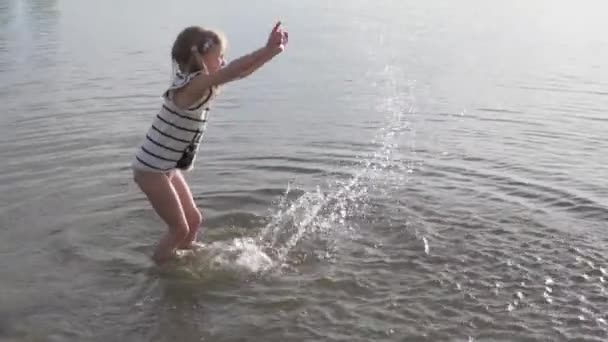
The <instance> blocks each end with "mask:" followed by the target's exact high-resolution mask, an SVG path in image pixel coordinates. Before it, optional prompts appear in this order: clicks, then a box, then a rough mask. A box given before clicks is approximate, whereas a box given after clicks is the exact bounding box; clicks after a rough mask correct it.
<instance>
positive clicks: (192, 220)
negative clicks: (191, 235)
mask: <svg viewBox="0 0 608 342" xmlns="http://www.w3.org/2000/svg"><path fill="white" fill-rule="evenodd" d="M188 221H189V222H188V223H189V225H190V227H191V228H194V229H196V228H198V227H199V226H200V225H201V223H202V222H203V213H201V211H200V210H199V209H198V208H195V209H194V210H192V212H191V213H190V217H189V220H188Z"/></svg>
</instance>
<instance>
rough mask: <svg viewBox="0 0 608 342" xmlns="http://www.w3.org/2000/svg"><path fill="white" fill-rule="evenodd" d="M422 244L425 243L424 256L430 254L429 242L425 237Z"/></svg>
mask: <svg viewBox="0 0 608 342" xmlns="http://www.w3.org/2000/svg"><path fill="white" fill-rule="evenodd" d="M422 242H424V254H426V255H428V254H429V242H428V241H427V239H426V238H425V237H422Z"/></svg>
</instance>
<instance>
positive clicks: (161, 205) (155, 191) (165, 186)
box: [134, 171, 189, 264]
mask: <svg viewBox="0 0 608 342" xmlns="http://www.w3.org/2000/svg"><path fill="white" fill-rule="evenodd" d="M134 178H135V182H136V183H137V185H139V187H140V189H141V190H142V191H143V192H144V193H145V194H146V196H147V197H148V200H149V201H150V203H151V204H152V207H153V208H154V210H155V211H156V213H157V214H158V215H159V216H160V217H161V218H162V219H163V221H165V223H166V224H167V226H168V228H169V231H168V232H167V234H165V236H163V237H162V238H161V240H160V241H159V243H158V245H157V247H156V250H155V252H154V256H153V257H152V259H153V260H154V261H155V262H156V263H157V264H161V263H164V262H165V261H167V260H169V259H170V258H171V257H172V256H173V255H174V254H175V250H176V249H177V248H178V246H179V245H180V244H181V243H182V242H183V241H184V240H185V239H186V237H188V236H189V228H188V221H187V219H186V215H185V214H184V209H183V208H182V204H181V201H180V199H179V195H178V193H177V191H176V189H175V188H174V187H173V184H171V180H170V179H169V175H167V174H162V173H153V172H142V171H136V172H135V174H134Z"/></svg>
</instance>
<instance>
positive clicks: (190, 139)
mask: <svg viewBox="0 0 608 342" xmlns="http://www.w3.org/2000/svg"><path fill="white" fill-rule="evenodd" d="M280 25H281V23H280V22H278V23H277V24H276V25H275V27H274V28H273V30H272V32H271V33H270V36H269V37H268V41H267V43H266V45H265V46H264V47H262V48H260V49H258V50H256V51H254V52H252V53H249V54H247V55H244V56H242V57H240V58H238V59H236V60H234V61H233V62H231V63H229V64H228V65H225V66H224V64H225V63H224V51H225V48H226V41H225V39H224V37H223V36H222V35H220V34H219V33H217V32H214V31H211V30H206V29H203V28H201V27H198V26H192V27H187V28H186V29H184V30H183V31H182V32H181V33H180V34H179V35H178V36H177V39H176V40H175V42H174V43H173V48H172V50H171V57H172V59H173V62H174V63H175V64H174V65H175V66H177V68H176V69H177V70H176V74H175V79H174V81H173V84H172V85H171V86H170V87H169V89H167V90H166V91H165V93H164V94H163V100H164V101H163V104H162V106H161V108H160V111H159V112H158V113H157V114H156V117H155V118H154V120H153V122H152V125H151V127H150V128H149V130H148V132H147V134H146V137H145V140H144V141H143V143H142V144H141V146H139V148H138V150H137V152H136V154H135V159H134V160H133V163H132V168H133V174H134V180H135V182H136V183H137V184H138V186H139V188H140V189H141V190H142V191H143V192H144V193H145V194H146V197H147V198H148V200H149V201H150V203H151V204H152V207H153V208H154V210H155V211H156V213H157V214H158V215H159V216H160V217H161V218H162V219H163V221H164V222H165V223H166V224H167V226H168V232H167V234H165V236H163V237H162V238H161V240H160V241H159V243H158V245H157V247H156V250H155V252H154V255H153V260H154V261H155V262H156V263H157V264H161V263H163V262H165V261H167V260H168V259H170V258H171V257H172V256H173V255H174V254H175V251H176V250H177V249H187V248H193V247H194V246H195V245H196V234H197V230H198V227H199V225H200V224H201V221H202V215H201V213H200V211H199V210H198V208H197V206H196V203H195V202H194V198H193V197H192V193H191V191H190V188H189V187H188V184H187V183H186V181H185V180H184V176H183V174H182V170H184V171H189V170H191V169H192V167H193V163H194V160H195V157H196V154H197V152H198V147H199V144H200V142H201V139H202V137H203V133H204V131H205V128H206V123H207V116H208V114H209V104H210V102H211V100H212V99H213V97H214V96H215V95H216V94H217V91H218V87H219V86H220V85H222V84H224V83H227V82H231V81H234V80H237V79H240V78H243V77H245V76H248V75H250V74H251V73H252V72H254V71H255V70H257V69H258V68H260V67H261V66H262V65H264V64H265V63H266V62H268V61H270V60H271V59H272V58H274V57H275V56H276V55H278V54H280V53H281V52H282V51H283V49H284V48H285V45H286V44H287V32H284V31H283V30H282V29H281V26H280Z"/></svg>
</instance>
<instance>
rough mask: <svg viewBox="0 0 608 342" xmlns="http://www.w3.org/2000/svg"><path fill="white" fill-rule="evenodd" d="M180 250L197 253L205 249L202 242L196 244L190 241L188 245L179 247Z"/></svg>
mask: <svg viewBox="0 0 608 342" xmlns="http://www.w3.org/2000/svg"><path fill="white" fill-rule="evenodd" d="M179 248H180V249H190V250H193V251H199V250H201V249H203V248H205V244H204V243H202V242H198V241H192V242H191V243H190V244H188V245H184V246H180V247H179Z"/></svg>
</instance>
